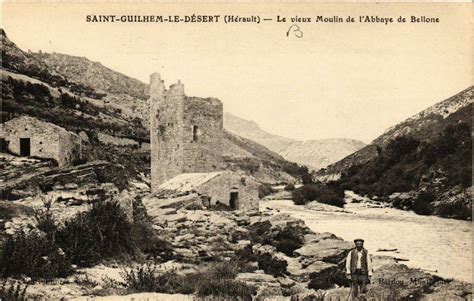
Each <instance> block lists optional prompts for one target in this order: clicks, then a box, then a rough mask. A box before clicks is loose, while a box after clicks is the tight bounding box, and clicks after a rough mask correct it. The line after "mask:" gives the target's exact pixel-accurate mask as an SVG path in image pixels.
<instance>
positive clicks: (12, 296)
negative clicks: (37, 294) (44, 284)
mask: <svg viewBox="0 0 474 301" xmlns="http://www.w3.org/2000/svg"><path fill="white" fill-rule="evenodd" d="M27 288H28V285H24V286H23V285H22V284H21V283H19V282H18V283H16V286H15V283H10V284H9V286H8V287H7V280H4V281H3V283H2V286H0V300H5V301H27V300H31V299H30V298H29V297H28V296H27V295H26V289H27Z"/></svg>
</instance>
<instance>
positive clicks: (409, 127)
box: [317, 86, 474, 178]
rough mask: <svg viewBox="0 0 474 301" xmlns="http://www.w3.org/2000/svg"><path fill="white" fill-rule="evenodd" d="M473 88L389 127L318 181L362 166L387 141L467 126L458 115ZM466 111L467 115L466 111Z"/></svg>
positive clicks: (426, 138)
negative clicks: (450, 126)
mask: <svg viewBox="0 0 474 301" xmlns="http://www.w3.org/2000/svg"><path fill="white" fill-rule="evenodd" d="M473 89H474V88H473V87H472V86H471V87H469V88H467V89H465V90H463V91H461V92H459V93H458V94H456V95H454V96H452V97H450V98H448V99H446V100H443V101H441V102H439V103H437V104H435V105H433V106H431V107H429V108H427V109H426V110H423V111H421V112H420V113H418V114H416V115H414V116H412V117H410V118H408V119H407V120H404V121H402V122H400V123H399V124H397V125H395V126H393V127H391V128H389V129H388V130H386V131H385V132H384V133H383V134H382V135H380V136H379V137H377V138H376V139H375V140H374V141H372V143H370V144H369V145H367V146H365V147H363V148H361V149H360V150H358V151H357V152H355V153H353V154H350V155H349V156H347V157H345V158H343V159H342V160H340V161H338V162H336V163H334V164H332V165H329V166H328V167H327V168H325V169H323V170H320V171H319V172H317V176H318V177H319V178H337V177H338V176H339V175H340V173H341V172H342V171H345V170H347V169H348V168H349V167H350V166H352V165H355V164H362V163H365V162H368V161H369V160H371V159H373V158H375V157H376V156H377V154H378V151H377V150H378V149H380V148H383V147H385V146H386V145H387V144H388V142H389V141H390V140H392V139H394V138H396V137H400V136H403V135H410V136H411V137H413V138H416V139H419V140H421V141H430V140H432V139H433V138H435V137H437V136H438V134H439V133H441V132H442V131H443V129H444V128H445V126H446V125H447V124H448V123H450V122H453V121H456V120H460V119H462V120H465V121H466V122H469V123H470V122H471V121H470V119H469V118H470V117H469V114H467V115H468V116H464V117H459V115H466V114H463V113H466V112H465V110H466V107H467V106H468V105H470V104H471V103H472V99H473ZM463 108H464V110H463ZM467 111H468V112H467V113H469V109H467Z"/></svg>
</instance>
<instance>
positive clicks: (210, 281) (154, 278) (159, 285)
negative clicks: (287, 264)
mask: <svg viewBox="0 0 474 301" xmlns="http://www.w3.org/2000/svg"><path fill="white" fill-rule="evenodd" d="M244 266H245V265H244ZM241 268H242V265H241V264H240V263H239V261H233V262H218V263H214V264H211V265H210V266H208V267H203V271H200V272H195V273H189V274H178V273H177V272H176V271H168V272H164V273H159V272H158V271H157V269H156V267H155V266H154V264H152V263H147V264H145V265H142V266H138V267H135V268H133V269H131V270H128V271H127V270H125V271H123V272H122V277H123V279H124V282H123V283H122V284H123V285H124V286H125V287H126V288H127V289H128V290H130V291H131V292H159V293H168V294H178V293H179V294H194V293H196V294H197V295H198V296H200V297H205V296H215V297H223V298H232V299H234V298H235V299H238V298H241V299H243V300H252V296H253V295H255V294H256V289H255V288H254V287H252V286H248V285H246V284H245V283H241V282H239V281H235V280H234V278H235V276H236V275H237V273H239V272H241Z"/></svg>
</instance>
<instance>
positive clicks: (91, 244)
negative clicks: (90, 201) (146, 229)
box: [56, 202, 136, 266]
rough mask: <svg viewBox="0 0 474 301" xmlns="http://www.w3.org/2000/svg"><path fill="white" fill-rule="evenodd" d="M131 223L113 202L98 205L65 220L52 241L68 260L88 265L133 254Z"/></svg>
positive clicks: (134, 249)
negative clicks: (104, 259) (54, 240)
mask: <svg viewBox="0 0 474 301" xmlns="http://www.w3.org/2000/svg"><path fill="white" fill-rule="evenodd" d="M133 239H134V237H133V236H132V224H131V223H130V222H129V221H128V220H127V216H126V214H125V213H124V212H123V210H122V209H121V208H120V206H119V204H117V203H115V202H99V203H96V204H94V205H93V207H92V209H91V210H89V211H86V212H83V213H80V214H78V215H76V216H75V217H74V218H73V219H72V220H69V221H66V222H65V224H64V227H63V228H61V229H59V230H58V232H57V233H56V241H57V243H58V245H60V246H61V247H62V248H63V250H64V252H65V253H66V255H67V256H68V257H69V258H70V259H71V261H72V262H73V263H75V264H77V265H81V266H90V265H93V264H95V263H97V262H98V261H99V260H100V259H103V258H107V257H112V256H116V255H120V254H123V253H128V254H133V253H134V252H135V251H136V248H135V247H136V246H135V244H134V241H133Z"/></svg>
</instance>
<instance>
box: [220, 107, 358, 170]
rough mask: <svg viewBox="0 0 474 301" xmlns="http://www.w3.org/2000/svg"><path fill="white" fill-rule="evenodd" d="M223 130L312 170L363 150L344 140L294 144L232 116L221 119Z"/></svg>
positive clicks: (356, 141) (290, 140) (356, 143)
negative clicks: (222, 120)
mask: <svg viewBox="0 0 474 301" xmlns="http://www.w3.org/2000/svg"><path fill="white" fill-rule="evenodd" d="M224 127H225V128H226V129H227V130H228V131H230V132H232V133H235V134H237V135H239V136H242V137H245V138H247V139H250V140H253V141H255V142H257V143H259V144H261V145H264V146H266V147H268V149H270V150H272V151H274V152H275V153H278V154H279V155H281V156H282V157H283V158H285V159H286V160H289V161H292V162H296V163H299V164H304V165H306V166H308V168H310V169H314V170H318V169H321V168H324V167H326V166H328V165H329V164H332V163H334V162H336V161H337V160H340V159H342V158H344V157H345V156H347V155H349V154H352V153H353V152H355V151H357V150H359V149H361V148H362V147H364V146H365V144H364V143H363V142H361V141H358V140H353V139H344V138H340V139H339V138H334V139H319V140H308V141H297V140H294V139H289V138H285V137H282V136H278V135H273V134H270V133H267V132H265V131H264V130H262V129H261V128H260V127H259V126H258V124H257V123H255V122H253V121H249V120H245V119H242V118H240V117H237V116H234V115H232V114H231V113H226V114H225V115H224Z"/></svg>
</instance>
